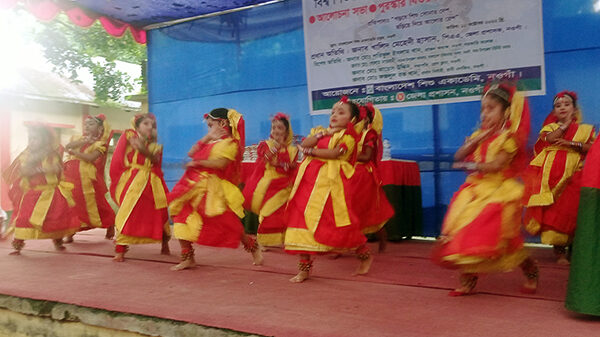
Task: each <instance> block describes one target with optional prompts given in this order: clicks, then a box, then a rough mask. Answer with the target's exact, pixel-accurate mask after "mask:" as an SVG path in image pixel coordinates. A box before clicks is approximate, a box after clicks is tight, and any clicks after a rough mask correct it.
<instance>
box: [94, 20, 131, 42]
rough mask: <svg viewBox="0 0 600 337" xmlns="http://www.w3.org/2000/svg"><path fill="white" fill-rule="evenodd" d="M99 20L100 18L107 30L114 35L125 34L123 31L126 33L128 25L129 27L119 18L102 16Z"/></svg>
mask: <svg viewBox="0 0 600 337" xmlns="http://www.w3.org/2000/svg"><path fill="white" fill-rule="evenodd" d="M98 20H100V23H101V24H102V26H103V27H104V29H105V30H106V32H107V33H108V34H110V35H112V36H119V37H121V36H123V33H125V31H126V30H127V27H129V25H128V24H126V23H123V22H120V21H117V20H111V19H109V18H107V17H104V16H101V17H100V18H99V19H98ZM136 41H137V40H136Z"/></svg>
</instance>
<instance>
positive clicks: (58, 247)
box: [54, 239, 67, 252]
mask: <svg viewBox="0 0 600 337" xmlns="http://www.w3.org/2000/svg"><path fill="white" fill-rule="evenodd" d="M54 249H55V250H56V251H59V252H62V251H64V250H65V249H67V248H66V247H65V246H63V242H62V239H61V240H60V241H58V240H57V241H54Z"/></svg>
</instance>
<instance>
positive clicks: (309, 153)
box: [304, 147, 315, 156]
mask: <svg viewBox="0 0 600 337" xmlns="http://www.w3.org/2000/svg"><path fill="white" fill-rule="evenodd" d="M314 150H315V149H314V148H312V147H309V148H305V149H304V154H305V155H307V156H312V154H313V151H314Z"/></svg>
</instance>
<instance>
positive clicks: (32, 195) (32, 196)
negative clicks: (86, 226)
mask: <svg viewBox="0 0 600 337" xmlns="http://www.w3.org/2000/svg"><path fill="white" fill-rule="evenodd" d="M41 194H42V191H36V190H29V191H27V192H26V193H25V195H24V196H23V198H22V201H21V203H20V205H19V207H18V214H16V217H15V219H14V224H15V227H17V228H34V226H33V225H32V224H31V223H30V222H29V219H30V218H31V215H32V214H33V211H34V209H35V206H36V204H37V203H38V201H39V198H40V196H41ZM77 228H79V221H78V220H77V217H76V216H75V215H74V213H73V211H72V208H71V207H70V206H69V204H68V203H67V199H65V197H64V196H63V195H62V193H60V190H59V189H58V187H56V188H55V191H54V196H53V197H52V201H51V202H50V207H49V208H48V212H47V213H46V216H45V217H44V219H43V223H42V228H41V232H42V233H53V232H62V231H68V230H70V229H77Z"/></svg>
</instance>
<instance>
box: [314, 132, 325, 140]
mask: <svg viewBox="0 0 600 337" xmlns="http://www.w3.org/2000/svg"><path fill="white" fill-rule="evenodd" d="M323 136H325V135H324V134H323V132H318V133H317V134H315V137H316V138H317V139H321V138H323Z"/></svg>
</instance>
